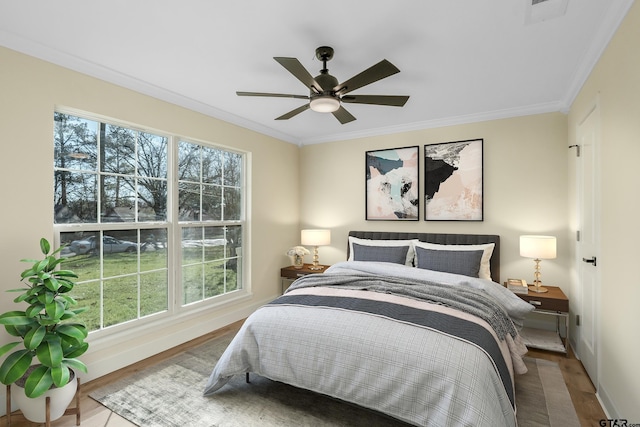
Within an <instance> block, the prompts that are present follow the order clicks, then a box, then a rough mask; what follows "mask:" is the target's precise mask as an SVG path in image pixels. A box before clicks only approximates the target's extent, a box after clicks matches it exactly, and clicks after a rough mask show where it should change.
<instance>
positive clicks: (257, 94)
mask: <svg viewBox="0 0 640 427" xmlns="http://www.w3.org/2000/svg"><path fill="white" fill-rule="evenodd" d="M236 95H238V96H269V97H273V98H297V99H309V97H308V96H305V95H291V94H288V93H265V92H236Z"/></svg>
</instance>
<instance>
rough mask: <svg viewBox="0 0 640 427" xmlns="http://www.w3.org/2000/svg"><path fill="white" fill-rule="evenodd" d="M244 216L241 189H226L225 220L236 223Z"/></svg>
mask: <svg viewBox="0 0 640 427" xmlns="http://www.w3.org/2000/svg"><path fill="white" fill-rule="evenodd" d="M241 214H242V197H241V193H240V189H239V188H232V187H225V188H224V218H223V219H224V220H225V221H235V220H239V219H240V215H241Z"/></svg>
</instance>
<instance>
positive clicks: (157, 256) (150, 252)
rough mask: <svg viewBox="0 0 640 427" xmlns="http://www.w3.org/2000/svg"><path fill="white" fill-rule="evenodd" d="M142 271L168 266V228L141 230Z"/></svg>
mask: <svg viewBox="0 0 640 427" xmlns="http://www.w3.org/2000/svg"><path fill="white" fill-rule="evenodd" d="M140 242H142V244H141V245H140V271H151V270H160V269H166V268H167V265H168V264H167V263H168V261H167V256H168V255H167V230H165V229H153V230H140Z"/></svg>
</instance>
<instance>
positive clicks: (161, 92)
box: [0, 0, 633, 145]
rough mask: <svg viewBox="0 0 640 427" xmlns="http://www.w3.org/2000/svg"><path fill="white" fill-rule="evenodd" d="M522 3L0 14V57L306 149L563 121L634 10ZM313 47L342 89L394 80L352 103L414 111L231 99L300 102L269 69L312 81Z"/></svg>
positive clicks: (154, 1) (601, 1) (165, 5)
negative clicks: (328, 52) (332, 110)
mask: <svg viewBox="0 0 640 427" xmlns="http://www.w3.org/2000/svg"><path fill="white" fill-rule="evenodd" d="M527 1H528V2H529V3H528V4H527ZM531 2H532V0H439V1H435V0H422V1H419V0H399V1H398V0H396V1H393V2H392V1H383V0H369V1H365V0H361V1H355V0H352V1H345V0H324V1H315V2H310V1H301V0H269V1H267V0H233V1H231V0H228V1H213V0H138V1H132V0H109V1H87V0H56V1H51V0H31V1H9V0H0V45H3V46H6V47H8V48H11V49H14V50H17V51H20V52H24V53H26V54H29V55H32V56H35V57H38V58H42V59H44V60H47V61H50V62H53V63H56V64H59V65H62V66H64V67H68V68H70V69H73V70H77V71H80V72H83V73H86V74H89V75H92V76H95V77H98V78H101V79H104V80H107V81H110V82H113V83H116V84H119V85H122V86H124V87H128V88H131V89H134V90H137V91H139V92H142V93H145V94H149V95H152V96H154V97H157V98H159V99H163V100H166V101H169V102H173V103H175V104H178V105H182V106H185V107H187V108H190V109H193V110H196V111H200V112H202V113H205V114H208V115H211V116H213V117H218V118H221V119H223V120H226V121H229V122H232V123H235V124H238V125H240V126H244V127H247V128H250V129H254V130H256V131H258V132H262V133H264V134H267V135H271V136H274V137H277V138H280V139H283V140H286V141H289V142H292V143H296V144H301V145H304V144H312V143H319V142H326V141H334V140H342V139H351V138H356V137H362V136H370V135H378V134H387V133H393V132H401V131H406V130H415V129H424V128H430V127H436V126H443V125H452V124H458V123H467V122H473V121H479V120H488V119H494V118H503V117H512V116H519V115H526V114H534V113H542V112H551V111H567V109H568V108H569V106H570V104H571V102H572V101H573V98H574V97H575V95H576V94H577V92H578V90H579V89H580V86H581V85H582V83H583V82H584V80H585V79H586V77H587V76H588V74H589V72H590V71H591V68H592V67H593V65H594V64H595V62H596V61H597V59H598V57H599V55H600V54H601V52H602V50H603V49H604V48H605V46H606V44H607V43H608V41H609V40H610V38H611V36H612V35H613V33H614V31H615V29H616V27H617V26H618V25H619V23H620V21H621V20H622V18H623V17H624V15H625V13H626V12H627V10H628V9H629V7H630V6H631V4H632V3H633V0H568V4H567V5H566V11H565V12H564V13H562V12H563V10H564V4H563V2H564V3H566V0H547V1H543V2H542V3H539V4H537V5H535V6H531ZM534 3H535V1H534ZM558 11H559V13H560V16H553V15H556V14H558ZM547 12H548V13H547ZM323 45H328V46H331V47H333V48H334V49H335V56H334V59H333V60H331V61H330V62H329V63H328V68H329V71H330V73H331V74H333V75H334V76H336V77H337V78H338V80H339V81H341V82H342V81H344V80H346V79H348V78H350V77H352V76H353V75H355V74H357V73H359V72H361V71H363V70H364V69H366V68H368V67H370V66H371V65H373V64H375V63H377V62H379V61H380V60H382V59H387V60H389V61H391V62H392V63H393V64H394V65H396V66H397V67H398V68H399V69H400V70H401V72H400V73H399V74H396V75H393V76H390V77H388V78H386V79H383V80H380V81H378V82H376V83H373V84H371V85H369V86H365V87H363V88H361V89H358V90H356V91H354V92H353V93H352V94H354V95H355V94H383V95H410V96H411V98H410V99H409V101H408V102H407V104H406V105H405V106H404V107H402V108H398V107H382V106H374V105H355V104H348V105H345V107H346V108H347V109H348V110H349V111H350V112H351V113H352V114H353V115H354V116H355V117H356V118H357V120H356V121H353V122H351V123H348V124H345V125H341V124H340V123H339V122H338V121H337V120H336V119H335V118H334V117H333V116H332V115H331V114H326V113H317V112H314V111H311V110H308V111H305V112H303V113H302V114H300V115H298V116H296V117H294V118H292V119H290V120H285V121H275V120H274V118H275V117H278V116H280V115H282V114H284V113H286V112H288V111H290V110H292V109H294V108H296V107H298V106H300V105H302V104H303V103H304V101H303V100H298V99H289V98H257V97H238V96H236V94H235V92H236V91H237V90H240V91H252V92H280V93H293V94H299V95H308V90H307V89H305V87H304V86H303V85H302V83H300V81H298V80H297V79H296V78H295V77H293V75H291V74H290V73H289V72H288V71H287V70H286V69H284V68H283V67H282V66H281V65H280V64H278V63H277V62H276V61H274V60H273V57H274V56H284V57H295V58H298V59H299V60H300V62H301V63H302V64H303V65H304V66H305V67H306V68H307V70H308V71H309V72H310V73H311V74H312V75H317V74H318V72H319V70H320V69H321V68H322V63H321V62H319V61H318V60H316V59H315V49H316V47H318V46H323ZM71 107H73V106H71Z"/></svg>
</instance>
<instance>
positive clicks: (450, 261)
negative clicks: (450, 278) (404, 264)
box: [416, 247, 484, 277]
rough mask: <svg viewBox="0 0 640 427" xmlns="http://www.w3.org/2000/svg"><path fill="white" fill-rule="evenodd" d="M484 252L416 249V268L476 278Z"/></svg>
mask: <svg viewBox="0 0 640 427" xmlns="http://www.w3.org/2000/svg"><path fill="white" fill-rule="evenodd" d="M483 253H484V251H482V250H477V251H443V250H433V249H425V248H420V247H417V248H416V267H418V268H424V269H425V270H434V271H442V272H445V273H452V274H461V275H463V276H469V277H478V273H479V272H480V260H481V259H482V255H483Z"/></svg>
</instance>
